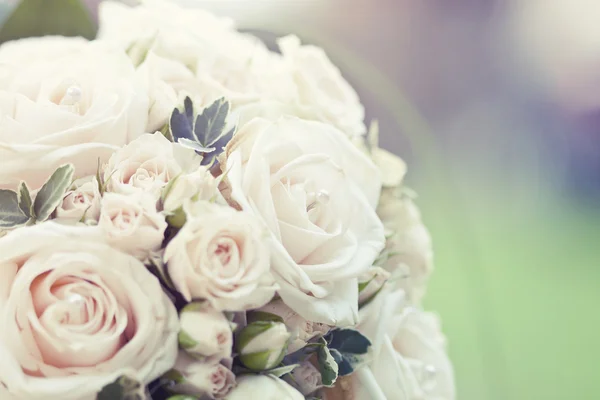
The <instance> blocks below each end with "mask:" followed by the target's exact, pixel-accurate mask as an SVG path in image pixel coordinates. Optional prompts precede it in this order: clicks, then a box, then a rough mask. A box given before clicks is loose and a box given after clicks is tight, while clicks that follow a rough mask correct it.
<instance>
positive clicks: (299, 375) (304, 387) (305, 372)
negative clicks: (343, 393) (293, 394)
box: [291, 361, 323, 395]
mask: <svg viewBox="0 0 600 400" xmlns="http://www.w3.org/2000/svg"><path fill="white" fill-rule="evenodd" d="M291 377H292V379H293V381H294V382H295V383H296V385H297V387H298V389H299V390H300V392H301V393H302V394H303V395H309V394H311V393H314V392H315V391H316V390H317V389H319V388H321V387H322V386H323V381H322V379H321V373H320V372H319V370H318V369H317V368H316V367H315V366H314V365H312V363H311V362H309V361H304V362H303V363H301V364H300V365H299V366H297V367H296V368H294V370H293V371H292V373H291Z"/></svg>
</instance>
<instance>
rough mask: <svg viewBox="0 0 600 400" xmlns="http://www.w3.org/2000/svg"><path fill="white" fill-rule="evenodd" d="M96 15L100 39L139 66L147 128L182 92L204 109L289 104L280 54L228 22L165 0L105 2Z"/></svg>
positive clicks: (290, 87)
mask: <svg viewBox="0 0 600 400" xmlns="http://www.w3.org/2000/svg"><path fill="white" fill-rule="evenodd" d="M99 18H100V31H99V33H98V37H99V38H100V39H102V40H104V41H107V42H110V43H113V44H115V45H117V46H119V47H121V48H123V49H124V50H127V51H128V53H129V56H130V57H131V58H132V61H133V63H134V64H135V65H138V66H139V67H138V72H139V74H140V76H142V78H143V81H144V82H145V84H146V85H147V86H146V87H147V88H148V91H149V93H150V96H151V104H152V107H151V110H150V124H149V128H151V129H159V128H160V127H161V126H162V124H164V123H165V122H166V121H167V120H168V117H169V116H170V113H171V112H172V110H173V108H174V107H175V106H178V105H179V103H180V100H181V97H182V94H183V93H185V94H190V95H192V97H193V98H194V100H195V103H196V104H197V105H204V106H205V105H208V104H210V103H211V102H212V101H214V100H216V99H217V98H220V97H226V98H227V99H228V100H229V101H230V102H231V103H232V106H233V108H234V109H238V108H239V107H241V106H244V105H246V104H248V103H253V102H255V101H258V100H259V99H260V98H263V97H268V98H276V99H280V100H282V101H285V102H288V103H289V102H293V101H294V97H295V94H296V88H295V85H294V83H293V81H292V80H291V76H290V74H289V71H288V69H287V65H286V64H285V63H284V61H283V59H282V57H281V55H279V54H276V53H273V52H270V51H269V50H268V49H267V48H266V46H265V45H264V44H263V43H262V42H261V41H260V40H259V39H257V38H255V37H253V36H251V35H247V34H242V33H239V32H237V31H236V29H235V26H234V23H233V21H232V20H231V19H227V18H219V17H216V16H214V15H212V14H210V13H208V12H206V11H204V10H200V9H197V8H182V7H179V6H177V5H174V4H169V3H168V2H164V1H147V2H144V3H143V4H141V5H139V6H137V7H128V6H125V5H123V4H118V3H116V2H104V3H102V4H101V5H100V14H99ZM274 82H277V83H276V84H274ZM196 98H199V100H200V101H199V102H196V100H197V99H196Z"/></svg>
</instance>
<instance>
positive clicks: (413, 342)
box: [355, 290, 456, 400]
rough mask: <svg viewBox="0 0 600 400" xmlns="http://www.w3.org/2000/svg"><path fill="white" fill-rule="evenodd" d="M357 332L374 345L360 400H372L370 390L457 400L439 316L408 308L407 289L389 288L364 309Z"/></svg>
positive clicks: (413, 398) (411, 398) (419, 399)
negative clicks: (369, 388)
mask: <svg viewBox="0 0 600 400" xmlns="http://www.w3.org/2000/svg"><path fill="white" fill-rule="evenodd" d="M358 329H359V330H360V331H361V332H362V333H363V334H365V335H366V336H367V337H368V338H369V339H370V340H371V342H372V343H373V361H372V362H371V363H370V365H369V367H367V368H370V371H371V372H372V375H371V374H362V375H361V376H360V378H362V379H369V380H370V382H368V384H365V382H362V383H361V384H360V385H357V391H358V394H359V395H358V396H356V397H355V398H356V400H369V399H371V398H372V397H371V394H370V393H369V392H368V391H367V390H365V389H367V388H368V387H370V386H372V387H378V388H379V389H380V390H381V392H383V393H384V394H385V396H386V397H387V398H390V399H391V398H398V397H400V398H403V399H407V400H453V399H455V397H456V394H455V387H454V373H453V368H452V364H451V363H450V360H449V359H448V356H447V354H446V344H445V338H444V336H443V335H442V333H441V331H440V327H439V321H438V319H437V317H436V316H434V315H432V314H430V313H426V312H423V311H421V310H418V309H415V308H412V307H408V306H407V302H406V299H405V295H404V292H403V291H402V290H396V291H388V290H384V291H383V292H382V293H381V294H380V295H378V296H377V297H376V298H375V300H374V301H373V302H372V303H370V304H369V305H367V306H365V307H364V308H362V309H361V322H360V324H359V325H358Z"/></svg>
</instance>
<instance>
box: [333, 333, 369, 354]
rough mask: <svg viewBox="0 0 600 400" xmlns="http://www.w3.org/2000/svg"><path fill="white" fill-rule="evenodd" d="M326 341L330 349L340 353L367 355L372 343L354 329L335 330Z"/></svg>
mask: <svg viewBox="0 0 600 400" xmlns="http://www.w3.org/2000/svg"><path fill="white" fill-rule="evenodd" d="M325 339H326V340H327V343H328V347H329V348H330V349H336V350H338V351H339V352H340V353H348V354H366V353H367V352H368V351H369V347H370V346H371V341H370V340H369V339H367V338H366V337H365V336H364V335H363V334H362V333H360V332H359V331H356V330H354V329H335V330H333V331H331V332H329V333H328V334H327V336H326V337H325Z"/></svg>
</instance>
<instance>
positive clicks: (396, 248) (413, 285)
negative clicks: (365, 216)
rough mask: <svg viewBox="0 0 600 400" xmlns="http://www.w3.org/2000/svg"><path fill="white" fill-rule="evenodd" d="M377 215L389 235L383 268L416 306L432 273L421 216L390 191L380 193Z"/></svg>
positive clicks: (428, 237) (406, 199)
mask: <svg viewBox="0 0 600 400" xmlns="http://www.w3.org/2000/svg"><path fill="white" fill-rule="evenodd" d="M377 213H378V215H379V216H380V218H381V220H382V221H383V224H384V226H385V227H386V229H387V230H388V232H389V236H388V239H387V241H386V251H388V252H389V253H390V255H391V257H389V258H388V259H387V260H386V261H385V263H384V265H383V267H384V268H385V269H386V270H387V271H389V272H390V273H391V274H392V276H393V278H394V279H392V280H393V281H395V282H397V286H398V287H401V288H403V289H404V290H405V291H406V294H407V295H408V297H409V299H410V300H411V301H412V302H413V303H419V302H420V301H421V299H422V298H423V296H424V295H425V289H426V286H427V281H428V280H429V277H430V276H431V274H432V272H433V247H432V242H431V235H430V234H429V231H428V230H427V227H426V226H425V225H424V224H423V221H422V219H421V213H420V211H419V209H418V208H417V206H416V205H415V203H414V202H413V201H412V199H411V198H410V197H409V196H407V195H405V194H402V193H401V189H391V188H386V189H384V191H383V192H382V196H381V201H380V202H379V206H378V207H377Z"/></svg>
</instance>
